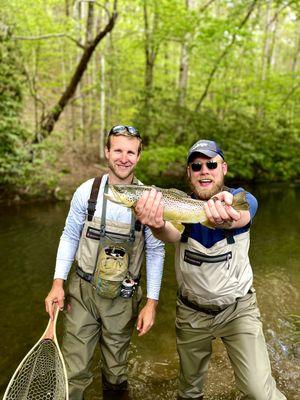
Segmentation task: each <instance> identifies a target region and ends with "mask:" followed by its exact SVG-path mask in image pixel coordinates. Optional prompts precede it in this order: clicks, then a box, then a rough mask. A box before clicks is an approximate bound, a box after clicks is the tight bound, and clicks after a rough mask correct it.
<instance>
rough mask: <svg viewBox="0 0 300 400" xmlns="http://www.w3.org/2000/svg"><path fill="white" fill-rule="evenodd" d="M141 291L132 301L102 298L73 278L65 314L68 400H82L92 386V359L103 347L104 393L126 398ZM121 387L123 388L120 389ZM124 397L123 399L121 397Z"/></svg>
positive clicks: (76, 276)
mask: <svg viewBox="0 0 300 400" xmlns="http://www.w3.org/2000/svg"><path fill="white" fill-rule="evenodd" d="M140 298H141V294H140V291H138V293H135V294H134V296H133V297H131V298H122V297H117V298H115V299H103V298H101V297H100V296H99V295H98V294H97V293H96V291H95V289H94V288H93V287H92V285H91V284H90V283H89V282H86V281H84V280H83V279H81V278H80V277H79V276H78V275H76V274H74V275H72V276H71V279H70V289H69V293H68V299H67V301H68V302H69V303H70V305H71V309H70V311H68V312H66V313H65V335H64V338H63V346H62V351H63V356H64V359H65V362H66V368H67V373H68V378H69V399H70V400H82V399H83V393H84V391H85V389H86V388H87V387H88V386H89V384H90V383H91V382H92V378H93V374H92V372H91V364H92V358H93V355H94V352H95V348H96V346H97V344H98V343H99V344H100V355H101V364H102V365H101V367H102V373H103V375H104V376H105V379H104V385H103V393H104V395H105V394H106V395H107V398H112V397H111V396H112V394H113V393H111V392H113V391H114V390H116V389H119V390H120V391H121V392H119V390H116V391H115V392H114V393H115V395H117V394H118V392H119V397H115V398H118V399H121V398H124V399H125V398H127V397H125V396H127V390H126V387H127V386H126V381H127V352H128V346H129V342H130V338H131V334H132V330H133V327H134V324H135V321H136V318H137V315H138V303H139V301H140ZM119 385H120V386H119ZM121 394H122V396H124V397H121Z"/></svg>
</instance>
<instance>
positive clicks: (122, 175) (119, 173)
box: [108, 161, 135, 180]
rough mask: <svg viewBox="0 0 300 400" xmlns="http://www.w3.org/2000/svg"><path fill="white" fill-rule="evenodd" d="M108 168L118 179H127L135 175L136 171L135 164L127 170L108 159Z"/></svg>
mask: <svg viewBox="0 0 300 400" xmlns="http://www.w3.org/2000/svg"><path fill="white" fill-rule="evenodd" d="M108 168H109V170H110V171H111V172H112V173H113V174H114V175H115V176H116V177H117V178H118V179H121V180H125V179H127V178H128V177H129V176H130V175H133V173H134V171H135V165H134V166H131V168H128V169H126V170H122V169H121V168H118V167H117V166H116V165H114V164H113V163H112V162H111V161H108Z"/></svg>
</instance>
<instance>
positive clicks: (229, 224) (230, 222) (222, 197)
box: [204, 191, 250, 229]
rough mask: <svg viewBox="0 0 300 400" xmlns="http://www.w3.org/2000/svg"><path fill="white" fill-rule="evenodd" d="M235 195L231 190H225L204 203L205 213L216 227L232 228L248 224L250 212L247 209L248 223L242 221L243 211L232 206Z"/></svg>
mask: <svg viewBox="0 0 300 400" xmlns="http://www.w3.org/2000/svg"><path fill="white" fill-rule="evenodd" d="M232 200H233V195H232V193H230V192H227V191H224V192H220V193H218V194H216V195H215V196H213V197H212V198H211V199H209V200H208V202H207V203H205V205H204V209H205V213H206V216H207V218H208V220H209V221H210V222H211V223H212V224H214V225H215V226H216V227H220V228H225V229H230V228H236V227H239V226H240V225H241V224H240V222H241V223H242V225H241V226H244V225H246V223H247V222H249V220H250V213H249V212H248V211H246V213H247V217H248V216H249V219H248V218H247V219H248V221H247V222H246V223H244V222H245V221H244V218H243V221H240V220H241V218H242V212H241V211H236V210H235V209H234V208H232V207H231V204H232Z"/></svg>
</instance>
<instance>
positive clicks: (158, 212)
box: [134, 189, 165, 229]
mask: <svg viewBox="0 0 300 400" xmlns="http://www.w3.org/2000/svg"><path fill="white" fill-rule="evenodd" d="M161 199H162V193H161V192H157V191H156V190H155V189H151V190H150V191H144V193H143V195H142V197H141V198H140V200H139V201H138V202H137V203H136V206H135V208H134V211H135V213H136V216H137V218H138V219H139V220H140V221H141V223H142V224H144V225H148V226H149V227H150V228H156V229H160V228H163V227H164V225H165V222H164V220H163V205H162V201H161Z"/></svg>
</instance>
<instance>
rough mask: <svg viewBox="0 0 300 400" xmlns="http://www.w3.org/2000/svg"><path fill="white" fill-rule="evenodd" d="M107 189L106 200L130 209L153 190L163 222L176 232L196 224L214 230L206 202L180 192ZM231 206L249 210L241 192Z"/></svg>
mask: <svg viewBox="0 0 300 400" xmlns="http://www.w3.org/2000/svg"><path fill="white" fill-rule="evenodd" d="M109 188H110V189H111V194H105V196H106V197H107V199H108V200H110V201H113V202H114V203H118V204H121V205H123V206H125V207H131V208H134V207H135V205H136V203H137V201H138V200H139V199H140V198H141V197H142V195H143V193H144V192H145V191H150V190H151V189H155V190H156V191H158V192H161V193H162V203H163V218H164V220H166V221H169V222H171V223H172V224H173V225H174V226H175V227H176V228H177V229H178V230H180V231H182V230H183V226H182V225H181V224H182V223H186V224H196V223H198V222H199V223H200V224H202V225H204V226H207V227H208V228H214V226H213V225H212V224H211V222H210V221H209V220H208V219H207V216H206V213H205V211H204V204H205V203H206V202H205V201H203V200H197V199H193V198H191V197H190V196H188V195H187V194H186V193H185V192H182V191H181V190H178V189H162V188H159V187H156V186H145V185H109ZM231 206H232V207H233V208H234V209H235V210H236V211H241V210H249V204H248V202H247V200H246V192H244V191H241V192H239V193H237V194H236V195H234V196H233V201H232V205H231Z"/></svg>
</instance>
